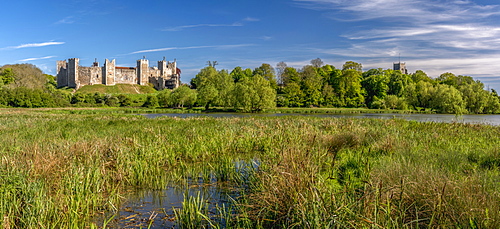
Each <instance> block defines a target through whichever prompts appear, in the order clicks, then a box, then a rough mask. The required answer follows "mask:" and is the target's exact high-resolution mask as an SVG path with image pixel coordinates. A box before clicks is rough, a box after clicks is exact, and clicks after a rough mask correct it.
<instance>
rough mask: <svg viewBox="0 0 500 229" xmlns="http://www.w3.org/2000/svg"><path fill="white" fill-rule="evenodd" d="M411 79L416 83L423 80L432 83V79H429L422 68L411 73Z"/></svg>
mask: <svg viewBox="0 0 500 229" xmlns="http://www.w3.org/2000/svg"><path fill="white" fill-rule="evenodd" d="M410 77H411V79H412V81H413V82H414V83H418V82H420V81H425V82H429V83H432V82H434V80H433V79H431V77H429V76H428V75H427V74H426V73H425V72H424V71H422V70H417V71H416V72H415V73H413V74H411V75H410Z"/></svg>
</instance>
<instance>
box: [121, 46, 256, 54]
mask: <svg viewBox="0 0 500 229" xmlns="http://www.w3.org/2000/svg"><path fill="white" fill-rule="evenodd" d="M248 46H253V44H236V45H203V46H188V47H167V48H157V49H146V50H139V51H135V52H131V53H129V54H139V53H148V52H164V51H170V50H184V49H205V48H219V49H231V48H241V47H248Z"/></svg>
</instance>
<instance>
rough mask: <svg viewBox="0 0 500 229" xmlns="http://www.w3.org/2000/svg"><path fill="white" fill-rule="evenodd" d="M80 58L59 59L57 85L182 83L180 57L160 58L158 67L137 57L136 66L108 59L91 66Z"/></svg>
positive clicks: (168, 85) (162, 85) (174, 85)
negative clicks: (169, 59) (173, 59)
mask: <svg viewBox="0 0 500 229" xmlns="http://www.w3.org/2000/svg"><path fill="white" fill-rule="evenodd" d="M79 62H80V60H79V59H78V58H70V59H68V60H61V61H57V62H56V66H57V70H56V72H57V86H58V87H70V88H76V89H78V88H80V87H82V86H85V85H94V84H104V85H115V84H138V85H147V84H153V86H154V88H155V89H157V90H163V89H175V88H177V87H179V86H180V82H181V81H180V74H181V71H180V69H178V68H177V61H174V62H170V61H166V60H165V58H163V60H161V61H158V66H157V67H149V60H147V59H145V58H143V59H140V60H137V66H136V67H117V66H116V61H115V60H114V59H113V60H111V61H109V60H108V59H105V61H104V65H103V66H102V67H99V62H97V59H96V60H95V61H94V63H93V64H92V66H91V67H82V66H80V65H79Z"/></svg>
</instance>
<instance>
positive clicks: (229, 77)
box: [0, 58, 500, 114]
mask: <svg viewBox="0 0 500 229" xmlns="http://www.w3.org/2000/svg"><path fill="white" fill-rule="evenodd" d="M214 63H216V62H214ZM215 67H216V64H210V65H209V66H207V67H205V68H203V69H201V70H200V72H199V73H198V74H197V75H196V76H195V77H194V78H193V79H191V82H190V84H189V85H182V86H181V87H179V88H176V89H174V90H163V91H159V92H157V93H155V94H147V95H129V94H119V95H115V94H103V93H97V92H96V93H81V92H76V93H74V92H73V91H72V89H67V88H62V89H57V88H56V82H55V77H54V76H51V75H46V74H43V73H42V71H41V70H40V69H38V68H37V67H36V66H34V65H31V64H18V65H5V66H3V67H2V68H0V106H4V107H66V106H109V107H116V106H122V107H127V106H144V107H150V108H154V107H193V106H203V107H205V109H210V108H211V107H224V108H231V109H235V110H238V111H243V112H255V111H261V110H264V109H266V108H273V107H365V108H373V109H400V110H408V109H411V110H428V111H434V112H437V113H455V114H464V113H474V114H491V113H500V102H499V100H500V99H499V96H498V94H497V92H496V91H495V90H493V89H491V90H485V89H484V85H483V83H481V82H480V81H479V80H474V79H473V78H472V77H470V76H462V75H458V76H457V75H454V74H452V73H443V74H441V75H440V76H439V77H437V78H435V79H433V78H431V77H429V76H428V75H427V74H426V73H425V72H423V71H421V70H418V71H416V72H415V73H412V74H403V73H402V72H401V71H398V70H392V69H381V68H377V69H370V70H368V71H363V70H362V69H363V67H362V65H361V64H360V63H356V62H353V61H348V62H346V63H345V64H344V65H343V66H342V68H335V67H334V66H332V65H328V64H324V63H323V61H322V60H321V59H319V58H317V59H314V60H312V61H311V62H310V64H309V65H306V66H303V67H302V68H293V67H289V66H287V64H286V63H285V62H280V63H278V64H277V65H276V67H273V66H271V65H270V64H262V65H261V66H259V67H257V68H255V69H253V70H252V69H249V68H247V69H243V68H241V67H235V68H234V69H233V70H231V71H229V70H226V69H222V70H217V69H216V68H215Z"/></svg>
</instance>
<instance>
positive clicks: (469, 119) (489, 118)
mask: <svg viewBox="0 0 500 229" xmlns="http://www.w3.org/2000/svg"><path fill="white" fill-rule="evenodd" d="M142 115H143V116H146V117H148V118H156V117H161V116H168V117H178V118H189V117H214V118H235V117H280V116H312V117H322V118H381V119H391V118H400V119H406V120H414V121H419V122H446V123H452V122H458V123H472V124H487V125H493V126H500V115H461V116H456V115H452V114H388V113H373V114H372V113H358V114H282V113H262V114H260V113H259V114H247V113H162V114H142Z"/></svg>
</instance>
